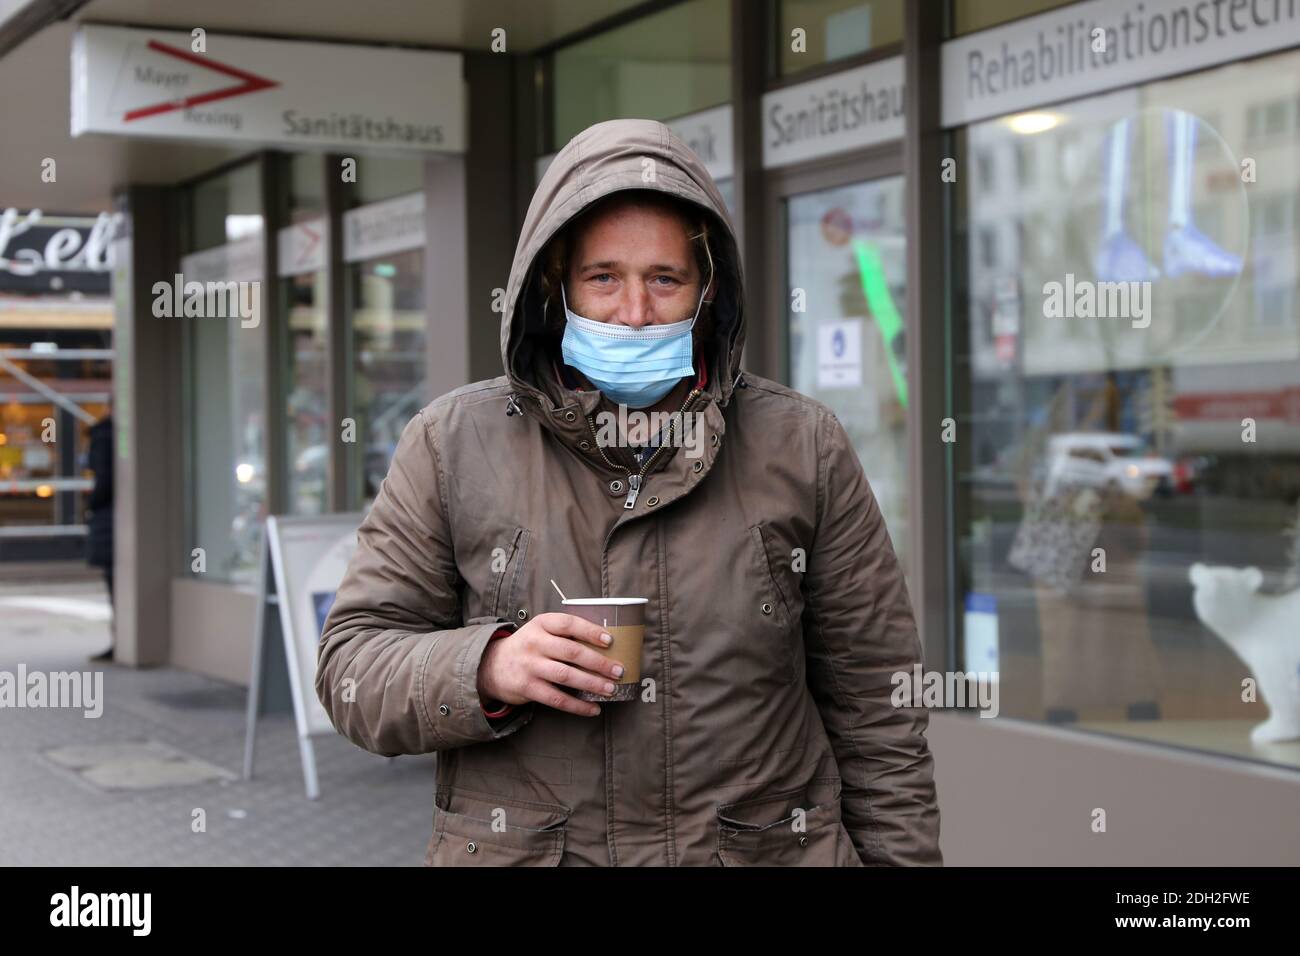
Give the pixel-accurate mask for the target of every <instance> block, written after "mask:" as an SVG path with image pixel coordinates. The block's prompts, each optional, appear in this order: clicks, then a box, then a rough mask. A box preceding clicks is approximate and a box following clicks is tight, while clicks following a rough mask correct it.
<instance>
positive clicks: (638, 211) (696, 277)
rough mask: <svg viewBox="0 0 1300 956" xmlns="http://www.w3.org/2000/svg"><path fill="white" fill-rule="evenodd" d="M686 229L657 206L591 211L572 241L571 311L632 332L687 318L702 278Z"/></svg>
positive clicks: (568, 281) (568, 290)
mask: <svg viewBox="0 0 1300 956" xmlns="http://www.w3.org/2000/svg"><path fill="white" fill-rule="evenodd" d="M686 230H687V225H686V223H685V221H684V220H682V219H681V217H679V216H676V215H674V214H673V213H671V212H669V211H668V210H665V209H659V208H656V207H654V206H638V205H632V204H622V203H620V204H617V205H614V206H611V207H610V208H608V209H605V210H603V211H600V212H598V213H596V214H595V215H594V216H593V217H592V218H591V219H589V220H588V221H587V222H586V223H585V224H584V226H583V228H582V229H581V230H580V231H579V232H578V235H577V236H576V237H575V240H574V243H573V251H572V255H571V256H570V258H569V271H568V274H567V275H566V277H565V291H566V294H567V296H568V302H569V308H570V309H572V310H573V311H574V312H576V313H577V314H578V315H581V316H582V317H584V318H587V319H591V320H592V321H594V322H611V323H614V324H616V325H626V326H631V327H632V328H640V327H641V326H644V325H666V324H668V323H670V322H680V321H682V320H683V319H689V318H690V317H691V316H693V315H694V314H695V307H696V304H697V303H698V302H699V299H700V280H701V278H702V277H701V276H700V273H699V269H698V268H697V267H696V265H695V256H694V254H693V253H692V249H691V242H690V239H689V238H688V237H687V232H686Z"/></svg>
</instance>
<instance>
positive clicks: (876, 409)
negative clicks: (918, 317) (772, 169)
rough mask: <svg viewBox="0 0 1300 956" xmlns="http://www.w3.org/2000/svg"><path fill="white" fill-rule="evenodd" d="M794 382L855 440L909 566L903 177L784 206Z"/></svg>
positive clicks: (803, 198) (803, 197)
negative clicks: (832, 414) (826, 408)
mask: <svg viewBox="0 0 1300 956" xmlns="http://www.w3.org/2000/svg"><path fill="white" fill-rule="evenodd" d="M786 234H787V246H788V249H789V263H788V272H787V276H788V278H787V295H786V301H787V302H789V303H790V308H791V313H790V315H791V320H790V379H789V381H790V385H791V387H792V388H794V389H796V390H797V391H800V392H803V393H804V394H805V395H810V396H812V397H813V398H816V399H818V400H819V401H822V402H825V403H826V404H827V405H829V406H830V407H831V408H832V409H833V410H834V411H835V414H836V416H837V417H838V418H839V420H840V422H841V423H842V424H843V425H844V429H845V431H847V432H848V435H849V438H850V439H851V440H852V441H853V447H854V449H855V450H856V451H857V453H858V457H859V458H860V459H861V461H862V466H863V468H864V470H865V471H866V475H867V480H868V481H870V483H871V488H872V491H873V492H874V493H875V496H876V500H877V501H878V502H879V504H880V510H881V513H882V514H883V515H884V516H885V522H886V524H887V525H888V527H889V534H890V538H891V539H892V541H893V544H894V547H895V549H896V551H897V552H898V555H899V560H900V561H901V562H902V563H903V566H904V567H906V566H907V563H908V557H907V539H908V530H907V525H908V520H907V499H908V481H907V429H906V418H907V361H906V356H905V353H904V348H903V321H904V319H903V317H904V310H905V308H906V300H905V290H906V277H907V261H906V241H905V238H904V235H905V230H904V212H903V179H902V177H901V176H895V177H890V178H887V179H877V180H873V181H870V182H862V183H854V184H853V185H850V186H842V187H838V188H835V189H826V190H822V191H819V192H813V193H805V194H803V195H799V196H794V197H792V198H790V199H789V200H787V202H786Z"/></svg>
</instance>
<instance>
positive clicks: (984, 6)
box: [952, 0, 1074, 36]
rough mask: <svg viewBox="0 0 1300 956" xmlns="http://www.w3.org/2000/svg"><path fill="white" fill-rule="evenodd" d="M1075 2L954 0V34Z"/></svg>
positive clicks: (963, 34) (1047, 0)
mask: <svg viewBox="0 0 1300 956" xmlns="http://www.w3.org/2000/svg"><path fill="white" fill-rule="evenodd" d="M1073 2H1074V0H998V2H997V3H989V0H953V6H952V13H953V17H952V26H953V36H965V35H966V34H967V33H974V32H975V31H977V30H984V29H987V28H988V27H993V26H997V25H998V24H999V23H1007V22H1009V21H1011V20H1019V19H1020V18H1021V17H1028V16H1032V15H1033V14H1035V13H1042V12H1043V11H1045V10H1051V9H1052V8H1053V7H1063V6H1065V5H1066V4H1068V3H1073Z"/></svg>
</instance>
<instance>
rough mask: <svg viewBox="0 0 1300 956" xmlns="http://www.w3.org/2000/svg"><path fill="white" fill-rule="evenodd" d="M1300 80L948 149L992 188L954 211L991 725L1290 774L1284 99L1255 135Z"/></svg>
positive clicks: (973, 606)
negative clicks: (1177, 751)
mask: <svg viewBox="0 0 1300 956" xmlns="http://www.w3.org/2000/svg"><path fill="white" fill-rule="evenodd" d="M1297 70H1300V53H1288V54H1284V55H1281V56H1274V57H1270V58H1267V59H1261V60H1255V61H1252V62H1248V63H1239V64H1234V65H1231V66H1227V67H1223V68H1221V69H1216V70H1212V71H1207V72H1203V73H1199V74H1196V75H1192V76H1186V77H1181V78H1177V79H1173V80H1169V81H1163V82H1157V83H1151V84H1148V85H1146V86H1142V87H1137V88H1130V89H1126V90H1123V91H1120V92H1116V93H1112V94H1107V95H1104V96H1099V97H1095V98H1092V99H1088V100H1083V101H1079V102H1074V103H1070V104H1067V105H1064V106H1056V107H1052V108H1051V109H1048V110H1042V111H1035V112H1034V113H1032V114H1021V115H1019V116H1014V117H1008V118H1005V119H998V120H990V121H987V122H983V123H980V124H978V125H975V126H972V127H969V128H968V129H965V130H963V131H962V132H961V133H960V134H959V136H958V154H957V155H958V167H959V168H973V169H977V170H987V180H988V182H985V181H984V180H985V178H986V176H985V174H984V173H981V174H980V175H979V176H977V177H972V180H971V182H972V186H971V187H970V188H969V189H967V190H964V191H963V192H962V193H960V194H958V204H957V209H956V217H957V223H956V231H955V234H956V235H957V236H958V237H959V239H960V240H961V242H959V245H958V247H957V249H956V250H955V256H954V260H955V262H956V263H957V264H958V269H959V271H964V272H965V273H966V274H965V275H964V276H959V277H958V281H957V287H956V288H957V294H956V298H955V299H954V302H953V315H954V321H955V322H956V323H958V327H957V328H956V329H955V333H956V334H955V335H954V338H953V342H954V352H955V354H954V358H953V367H952V368H953V374H954V376H955V379H956V381H957V383H958V384H957V397H956V401H957V403H958V410H959V412H960V416H959V419H958V426H959V427H958V436H959V437H958V441H956V442H955V443H954V444H953V446H952V447H953V450H954V456H955V460H956V466H955V481H956V485H955V488H954V495H955V501H956V507H957V515H958V522H957V533H958V537H959V557H958V560H959V587H960V588H961V590H962V592H963V595H964V598H965V604H964V618H963V620H964V645H963V648H962V650H963V652H964V654H963V658H964V659H963V666H964V667H965V668H966V669H968V670H995V671H998V672H999V673H1000V681H1001V690H1000V696H1001V713H1002V714H1004V715H1007V716H1015V717H1022V718H1029V719H1034V720H1046V721H1049V722H1053V723H1061V724H1070V725H1076V726H1079V727H1082V728H1085V729H1092V730H1097V731H1103V732H1110V733H1115V734H1121V735H1125V736H1130V737H1140V738H1143V739H1147V740H1152V741H1159V742H1162V743H1167V744H1174V745H1181V746H1186V747H1192V748H1197V749H1204V750H1213V751H1219V752H1223V753H1227V754H1231V755H1235V756H1240V757H1250V758H1255V759H1260V760H1270V761H1276V762H1279V763H1287V764H1291V765H1297V766H1300V751H1297V750H1296V748H1295V746H1294V744H1291V745H1289V749H1288V746H1287V745H1283V744H1281V743H1280V742H1279V741H1280V740H1282V739H1285V738H1287V737H1294V736H1295V733H1296V725H1295V723H1294V715H1295V714H1296V712H1297V707H1298V706H1300V683H1297V673H1298V671H1297V667H1300V643H1297V640H1298V635H1300V631H1297V629H1296V622H1297V621H1300V604H1298V603H1297V601H1300V590H1295V589H1294V588H1295V586H1296V585H1297V584H1300V515H1298V513H1297V504H1298V502H1300V427H1297V426H1300V322H1298V319H1297V311H1296V286H1297V275H1298V274H1300V272H1298V270H1297V262H1298V261H1300V237H1298V236H1297V227H1298V225H1300V224H1298V223H1297V219H1298V218H1300V216H1298V215H1297V213H1298V211H1300V180H1297V179H1296V177H1295V175H1294V170H1295V169H1297V168H1300V139H1298V138H1297V136H1296V129H1295V127H1293V126H1290V124H1291V123H1293V122H1294V119H1287V117H1291V118H1294V117H1296V115H1297V111H1296V109H1295V103H1296V102H1297V101H1296V99H1295V97H1294V94H1292V99H1291V100H1290V106H1289V107H1288V108H1287V109H1285V110H1283V111H1282V113H1281V114H1280V115H1281V117H1282V118H1281V119H1278V120H1276V122H1279V123H1281V124H1282V125H1283V126H1284V127H1288V128H1287V129H1286V130H1285V132H1284V133H1283V134H1281V135H1276V136H1274V135H1270V134H1268V132H1267V131H1268V130H1269V128H1270V125H1271V124H1272V123H1274V121H1273V120H1270V119H1269V116H1270V115H1271V114H1270V105H1271V104H1272V103H1273V102H1274V101H1275V100H1277V99H1278V97H1279V93H1278V85H1277V82H1276V79H1277V77H1282V76H1294V75H1296V73H1297ZM972 161H973V166H972V165H971V163H972ZM1252 168H1253V169H1258V170H1260V171H1262V170H1275V171H1279V172H1278V174H1277V175H1276V176H1273V175H1270V176H1266V175H1264V174H1263V172H1260V173H1259V174H1258V179H1257V181H1255V177H1254V176H1252V175H1250V174H1249V173H1248V170H1249V169H1252ZM985 236H988V237H990V238H989V239H988V240H987V241H986V240H985V238H984V237H985ZM1265 648H1268V650H1264V649H1265ZM1288 714H1289V715H1290V717H1289V718H1288V717H1287V715H1288ZM1288 721H1289V722H1288Z"/></svg>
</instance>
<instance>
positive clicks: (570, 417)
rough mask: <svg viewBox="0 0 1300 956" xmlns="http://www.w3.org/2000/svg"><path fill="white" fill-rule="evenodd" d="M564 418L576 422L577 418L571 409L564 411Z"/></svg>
mask: <svg viewBox="0 0 1300 956" xmlns="http://www.w3.org/2000/svg"><path fill="white" fill-rule="evenodd" d="M564 420H565V421H566V422H576V421H577V420H578V416H577V415H575V414H574V413H573V409H569V410H568V411H567V412H565V413H564Z"/></svg>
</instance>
